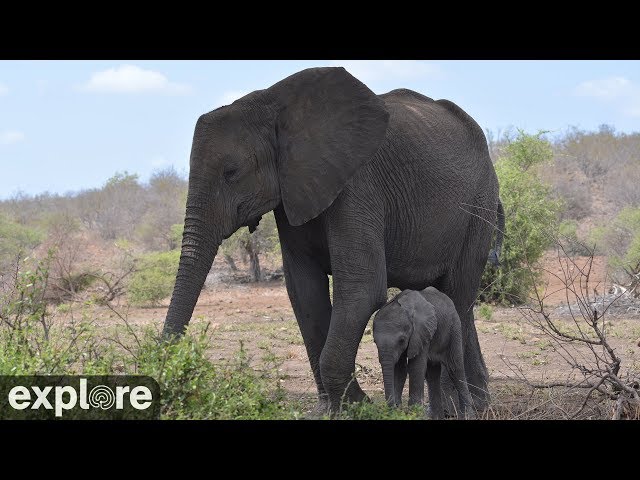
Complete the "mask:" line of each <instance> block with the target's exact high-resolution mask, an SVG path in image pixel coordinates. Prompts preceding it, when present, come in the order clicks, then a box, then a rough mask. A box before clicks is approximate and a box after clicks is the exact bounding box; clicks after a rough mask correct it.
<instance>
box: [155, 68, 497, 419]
mask: <svg viewBox="0 0 640 480" xmlns="http://www.w3.org/2000/svg"><path fill="white" fill-rule="evenodd" d="M497 205H498V181H497V178H496V174H495V171H494V168H493V165H492V163H491V160H490V158H489V152H488V150H487V144H486V140H485V137H484V134H483V132H482V130H481V129H480V127H479V126H478V124H477V123H476V122H475V121H474V120H473V119H472V118H471V117H469V116H468V115H467V114H466V113H465V112H463V111H462V110H461V109H460V108H458V107H457V106H456V105H455V104H453V103H451V102H449V101H447V100H437V101H434V100H432V99H430V98H428V97H425V96H423V95H420V94H418V93H416V92H413V91H411V90H404V89H401V90H393V91H391V92H389V93H386V94H383V95H375V94H374V93H373V92H372V91H371V90H369V89H368V88H367V87H366V86H365V85H364V84H362V83H361V82H360V81H359V80H357V79H356V78H354V77H353V76H351V75H350V74H349V73H348V72H347V71H346V70H344V69H343V68H311V69H308V70H303V71H301V72H298V73H296V74H294V75H291V76H290V77H287V78H285V79H284V80H282V81H280V82H278V83H276V84H275V85H273V86H271V87H270V88H267V89H265V90H259V91H256V92H253V93H250V94H248V95H246V96H244V97H242V98H241V99H239V100H236V101H235V102H233V104H231V105H228V106H224V107H221V108H218V109H216V110H213V111H212V112H209V113H207V114H205V115H202V116H201V117H200V118H199V119H198V122H197V124H196V127H195V133H194V136H193V145H192V150H191V165H190V172H189V192H188V197H187V207H186V215H185V225H184V235H183V240H182V254H181V257H180V266H179V270H178V274H177V278H176V284H175V287H174V291H173V296H172V298H171V304H170V306H169V311H168V313H167V317H166V320H165V324H164V334H165V336H167V337H170V336H172V335H176V334H177V335H180V334H182V333H183V332H184V329H185V327H186V326H187V324H188V323H189V320H190V318H191V315H192V313H193V309H194V306H195V304H196V301H197V299H198V296H199V295H200V290H201V289H202V286H203V284H204V280H205V278H206V276H207V273H208V272H209V269H210V268H211V264H212V262H213V259H214V257H215V255H216V253H217V250H218V247H219V245H220V242H221V241H222V240H223V239H225V238H228V237H229V236H230V235H231V234H232V233H233V232H235V231H236V230H237V229H239V228H241V227H243V226H249V227H250V229H253V228H255V226H256V225H257V224H258V221H259V220H260V218H261V216H262V215H264V214H265V213H267V212H269V211H270V210H273V211H274V214H275V218H276V222H277V227H278V234H279V237H280V244H281V248H282V258H283V265H284V272H285V280H286V284H287V290H288V293H289V298H290V299H291V304H292V306H293V310H294V312H295V315H296V318H297V321H298V324H299V327H300V331H301V333H302V336H303V339H304V342H305V346H306V349H307V354H308V357H309V362H310V364H311V369H312V371H313V374H314V377H315V381H316V384H317V388H318V394H319V399H320V406H321V407H322V406H323V405H325V406H327V401H328V402H329V404H330V406H331V407H332V409H334V410H335V409H337V408H339V405H340V402H341V400H342V399H344V400H346V401H361V400H363V399H365V398H366V397H365V394H364V393H363V391H362V389H361V388H360V386H359V385H358V383H357V381H355V380H352V374H353V372H354V370H355V358H356V353H357V350H358V345H359V343H360V340H361V338H362V335H363V332H364V329H365V327H366V324H367V322H368V320H369V318H370V317H371V314H372V313H373V312H374V311H376V310H377V309H378V308H379V307H380V306H382V305H384V303H385V302H386V299H387V287H388V286H395V287H398V288H401V289H405V288H411V289H417V290H421V289H423V288H425V287H427V286H429V285H434V286H437V287H438V288H439V289H440V290H442V291H443V292H445V293H447V294H448V295H449V296H450V297H451V298H452V299H453V302H454V303H455V305H456V308H457V310H458V313H459V314H460V318H461V320H462V337H463V343H464V349H465V355H464V359H465V369H466V372H467V376H468V380H469V382H470V383H471V384H472V385H474V387H472V388H471V393H472V394H474V395H475V398H474V400H475V402H476V406H478V407H479V408H483V407H484V406H485V405H486V402H487V395H486V393H485V392H486V387H487V371H486V367H485V364H484V360H483V358H482V354H481V352H480V346H479V344H478V337H477V334H476V329H475V326H474V322H473V313H472V309H471V308H470V307H471V305H472V304H473V302H474V297H475V295H476V292H477V289H478V286H479V283H480V277H481V275H482V271H483V269H484V266H485V264H486V262H487V256H488V253H489V248H490V243H491V237H492V233H493V225H495V222H496V209H497ZM328 274H332V275H333V293H334V296H333V305H332V304H331V302H330V300H329V289H328V278H327V275H328Z"/></svg>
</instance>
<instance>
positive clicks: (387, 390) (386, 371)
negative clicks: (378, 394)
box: [382, 361, 398, 407]
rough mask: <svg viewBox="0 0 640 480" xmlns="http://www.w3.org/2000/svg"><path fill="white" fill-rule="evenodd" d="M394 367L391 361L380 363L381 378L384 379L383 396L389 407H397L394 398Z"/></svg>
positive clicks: (396, 400)
mask: <svg viewBox="0 0 640 480" xmlns="http://www.w3.org/2000/svg"><path fill="white" fill-rule="evenodd" d="M394 367H395V365H394V364H393V362H392V361H385V362H384V363H382V377H383V379H384V396H385V398H386V399H387V403H388V404H389V406H390V407H396V406H398V399H397V398H396V389H395V384H394Z"/></svg>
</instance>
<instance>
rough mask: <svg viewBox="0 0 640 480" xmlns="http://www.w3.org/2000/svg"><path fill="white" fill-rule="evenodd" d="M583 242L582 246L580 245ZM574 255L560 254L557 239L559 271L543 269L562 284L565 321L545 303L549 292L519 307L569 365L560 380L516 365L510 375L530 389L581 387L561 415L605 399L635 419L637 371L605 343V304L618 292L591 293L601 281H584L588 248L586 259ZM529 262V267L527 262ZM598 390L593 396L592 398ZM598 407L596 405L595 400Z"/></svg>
mask: <svg viewBox="0 0 640 480" xmlns="http://www.w3.org/2000/svg"><path fill="white" fill-rule="evenodd" d="M583 248H585V249H586V248H588V247H587V246H585V245H583ZM580 258H581V260H577V259H576V258H574V257H571V256H570V255H567V254H566V251H565V249H564V247H563V246H562V244H561V243H560V242H558V243H557V261H558V263H557V265H558V266H559V267H560V270H561V273H560V274H558V273H556V272H555V271H554V270H555V269H554V270H549V269H547V270H545V271H546V273H547V275H549V276H552V277H555V278H556V279H557V280H559V281H560V283H561V285H562V289H561V291H564V293H565V296H566V305H567V308H568V313H569V315H568V316H569V321H568V322H565V321H562V320H561V319H560V318H559V317H558V315H557V314H554V313H553V312H552V311H551V310H550V309H549V308H548V306H547V305H546V304H545V300H546V298H547V297H548V295H550V294H551V293H554V292H548V293H547V292H542V291H540V290H536V291H535V292H533V294H532V297H531V299H530V302H528V305H527V306H525V307H521V308H520V309H519V311H520V313H521V314H522V315H523V317H524V318H525V319H526V321H527V322H529V323H530V324H531V325H533V326H534V327H536V328H537V329H538V330H539V331H540V332H541V333H542V334H543V335H544V336H545V338H546V339H548V340H549V341H550V342H551V343H552V346H553V349H554V351H555V352H556V353H558V354H559V355H560V357H561V358H562V359H564V360H565V361H566V363H567V365H568V366H569V367H570V371H569V372H568V374H567V378H566V379H564V380H563V381H560V382H551V383H546V384H545V383H542V384H540V383H535V382H531V381H529V380H528V379H527V377H526V375H525V374H524V373H523V372H522V371H520V370H517V369H516V368H512V372H513V373H515V375H516V377H517V378H518V379H519V380H521V381H522V382H524V383H525V384H526V385H527V386H529V387H530V388H532V389H534V390H541V389H550V388H556V389H557V388H562V389H565V393H567V392H570V393H571V394H574V393H576V392H580V391H582V392H583V393H582V394H580V395H581V401H580V402H579V404H578V405H577V407H574V408H573V409H572V410H567V411H566V412H565V415H564V417H565V418H577V417H580V416H581V415H583V414H584V411H585V409H587V408H589V409H592V410H593V409H594V408H596V407H594V404H599V403H602V402H603V401H608V405H609V407H610V409H611V418H614V419H619V418H636V419H640V372H638V371H634V370H633V369H630V368H626V369H623V368H622V360H621V358H620V356H619V355H618V354H617V352H616V349H615V348H614V347H613V346H612V345H611V342H610V339H609V336H608V328H609V325H610V323H609V322H608V321H607V314H608V312H609V310H610V309H611V308H612V306H614V305H615V304H616V302H617V301H618V300H619V298H620V295H618V296H616V297H614V298H613V299H611V298H610V297H606V296H600V297H597V296H595V294H594V287H595V288H596V289H599V290H600V291H602V290H603V286H602V285H599V284H597V285H593V284H592V282H591V281H590V279H591V271H592V266H593V252H592V253H591V255H589V256H588V257H587V258H586V259H585V258H584V257H580ZM531 268H533V267H531ZM596 395H599V397H598V398H595V396H596ZM599 408H602V406H600V407H599Z"/></svg>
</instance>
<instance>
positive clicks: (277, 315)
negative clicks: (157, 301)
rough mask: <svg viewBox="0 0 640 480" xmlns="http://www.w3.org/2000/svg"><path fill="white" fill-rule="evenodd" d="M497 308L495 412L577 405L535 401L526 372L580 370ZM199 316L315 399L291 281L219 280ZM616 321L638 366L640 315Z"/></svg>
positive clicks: (484, 323) (299, 394)
mask: <svg viewBox="0 0 640 480" xmlns="http://www.w3.org/2000/svg"><path fill="white" fill-rule="evenodd" d="M545 262H546V263H545V266H546V267H547V268H548V269H549V271H554V270H553V269H554V268H555V264H554V260H553V258H551V257H549V258H547V259H546V260H545ZM605 267H606V265H605V263H604V261H603V260H602V259H597V261H596V262H595V263H594V271H593V275H592V280H593V281H594V283H593V285H594V286H595V285H596V284H597V283H598V282H599V281H600V282H601V283H600V287H598V288H604V286H603V283H602V282H604V280H605ZM558 268H559V267H558ZM558 273H559V272H558ZM547 280H548V285H547V289H546V292H547V293H548V294H550V295H549V296H548V297H547V299H546V300H545V303H546V305H548V306H549V308H550V309H551V311H552V312H553V307H552V306H557V305H561V304H562V303H563V302H566V296H565V293H564V291H562V290H561V288H560V287H561V284H560V283H559V281H558V279H557V278H555V277H554V276H553V275H548V277H547ZM552 292H553V293H552ZM167 306H168V299H167V300H165V302H163V306H161V307H157V308H130V309H128V319H129V322H130V323H131V324H133V325H145V324H154V325H158V326H159V325H161V324H162V322H163V321H164V318H165V315H166V311H167ZM492 310H493V311H492V314H491V317H490V318H486V317H485V318H482V317H481V316H480V315H478V312H477V311H476V328H477V331H478V336H479V339H480V344H481V347H482V351H483V354H484V358H485V361H486V364H487V368H488V370H489V375H490V388H491V392H492V396H493V398H494V399H496V398H497V399H500V402H499V403H500V409H502V410H501V411H498V410H496V411H495V412H493V416H494V417H502V416H506V417H509V418H513V417H514V416H518V415H524V414H528V413H529V412H530V411H537V410H539V409H540V405H541V404H549V403H551V404H553V406H554V408H556V409H560V411H564V410H563V409H564V408H566V409H570V408H571V405H569V406H566V407H563V406H562V405H563V402H564V403H566V402H567V398H568V397H567V395H561V397H562V398H559V397H558V393H557V391H556V392H555V393H554V392H553V391H544V392H541V393H539V394H536V395H537V397H535V398H536V399H537V400H535V401H534V403H533V404H532V403H531V402H532V401H533V400H532V399H533V397H529V390H528V389H527V388H526V385H525V384H524V383H522V378H526V379H528V380H529V381H530V382H534V383H543V382H551V381H564V380H566V379H567V378H569V376H570V375H571V374H572V372H571V369H570V368H569V367H568V365H567V364H566V362H565V361H564V360H563V359H562V358H561V357H560V356H559V354H558V353H557V352H555V351H554V349H553V348H552V345H551V343H550V342H549V340H548V339H547V338H545V336H544V335H543V334H541V333H540V332H539V331H537V330H536V328H535V327H534V326H533V325H531V324H530V323H529V322H527V321H526V320H525V318H524V317H523V315H522V314H521V312H520V310H519V309H518V308H497V307H493V309H492ZM94 313H95V318H96V321H97V322H98V324H99V325H104V326H108V325H112V324H113V323H114V322H119V321H121V320H119V319H118V318H117V317H116V316H115V315H114V314H113V313H112V312H110V311H109V310H107V309H106V308H99V307H97V308H96V311H95V312H94ZM563 321H564V322H566V325H567V326H568V328H570V325H571V323H572V322H571V321H570V317H566V316H565V317H563ZM199 322H207V323H210V327H211V328H212V329H213V331H214V335H213V337H212V348H211V356H212V359H214V360H219V359H230V358H231V357H232V356H233V354H234V352H236V351H237V350H238V349H239V347H240V342H241V341H242V342H243V344H244V347H245V349H246V350H247V351H248V352H249V355H250V357H251V358H252V362H253V364H254V365H255V366H256V367H257V368H259V367H260V364H261V363H262V362H263V359H265V358H266V357H267V356H268V355H273V354H275V355H276V356H277V357H279V358H280V359H281V362H282V364H281V367H280V368H281V370H282V375H283V380H282V382H283V387H284V388H285V390H286V392H287V393H288V395H289V397H290V398H291V399H292V400H298V401H301V402H302V403H303V404H305V405H306V404H308V405H312V404H313V402H314V399H315V384H314V380H313V376H312V374H311V371H310V368H309V364H308V361H307V354H306V350H305V347H304V344H303V341H302V337H301V335H300V332H299V330H298V327H297V324H296V321H295V317H294V315H293V311H292V309H291V305H290V303H289V298H288V296H287V292H286V289H285V286H284V282H283V281H273V282H262V283H257V284H255V283H254V284H234V285H228V284H223V283H214V284H213V285H210V286H209V287H208V288H206V289H205V290H203V292H202V294H201V296H200V299H199V301H198V304H197V306H196V309H195V312H194V321H193V323H199ZM608 326H609V334H610V337H611V343H612V344H613V346H614V347H615V348H616V349H617V352H618V354H619V355H620V356H621V357H622V359H623V366H624V367H626V368H634V369H635V370H636V371H637V370H638V369H639V368H640V347H639V346H638V341H639V339H640V318H639V317H637V316H635V317H633V316H628V317H609V323H608ZM370 327H371V325H369V326H368V327H367V329H366V331H365V335H364V337H363V339H362V342H361V345H360V349H359V351H358V356H357V361H356V362H357V368H356V371H357V376H358V381H359V382H360V384H361V386H362V388H363V389H364V390H365V391H366V392H367V393H369V394H370V395H371V396H372V397H381V396H382V395H383V388H382V375H381V370H380V366H379V364H378V361H377V352H376V348H375V344H374V343H373V337H372V335H371V328H370ZM554 395H555V396H556V398H554ZM569 403H571V401H570V400H569ZM574 403H575V402H574ZM532 405H533V406H532ZM601 414H602V412H600V413H599V414H593V415H594V416H598V415H601ZM587 416H588V415H587ZM545 418H546V417H545Z"/></svg>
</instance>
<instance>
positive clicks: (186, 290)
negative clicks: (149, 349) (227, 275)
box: [163, 192, 222, 338]
mask: <svg viewBox="0 0 640 480" xmlns="http://www.w3.org/2000/svg"><path fill="white" fill-rule="evenodd" d="M210 213H211V202H210V201H209V199H202V197H201V196H199V195H192V194H191V192H190V193H189V197H188V199H187V209H186V214H185V221H184V233H183V235H182V251H181V254H180V265H179V267H178V274H177V275H176V283H175V286H174V288H173V295H172V296H171V303H170V305H169V311H168V312H167V318H166V320H165V322H164V329H163V336H164V337H165V338H166V337H169V336H173V335H176V336H180V335H182V334H183V333H184V331H185V329H186V327H187V325H188V323H189V320H190V319H191V315H192V314H193V309H194V308H195V305H196V302H197V301H198V297H199V296H200V291H201V290H202V286H203V285H204V281H205V279H206V278H207V274H208V273H209V270H210V269H211V265H212V264H213V260H214V258H215V256H216V253H217V252H218V247H219V246H220V243H221V241H222V235H220V234H219V233H217V232H215V231H214V230H213V229H212V225H213V222H212V221H211V220H210V217H211V214H210Z"/></svg>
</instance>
